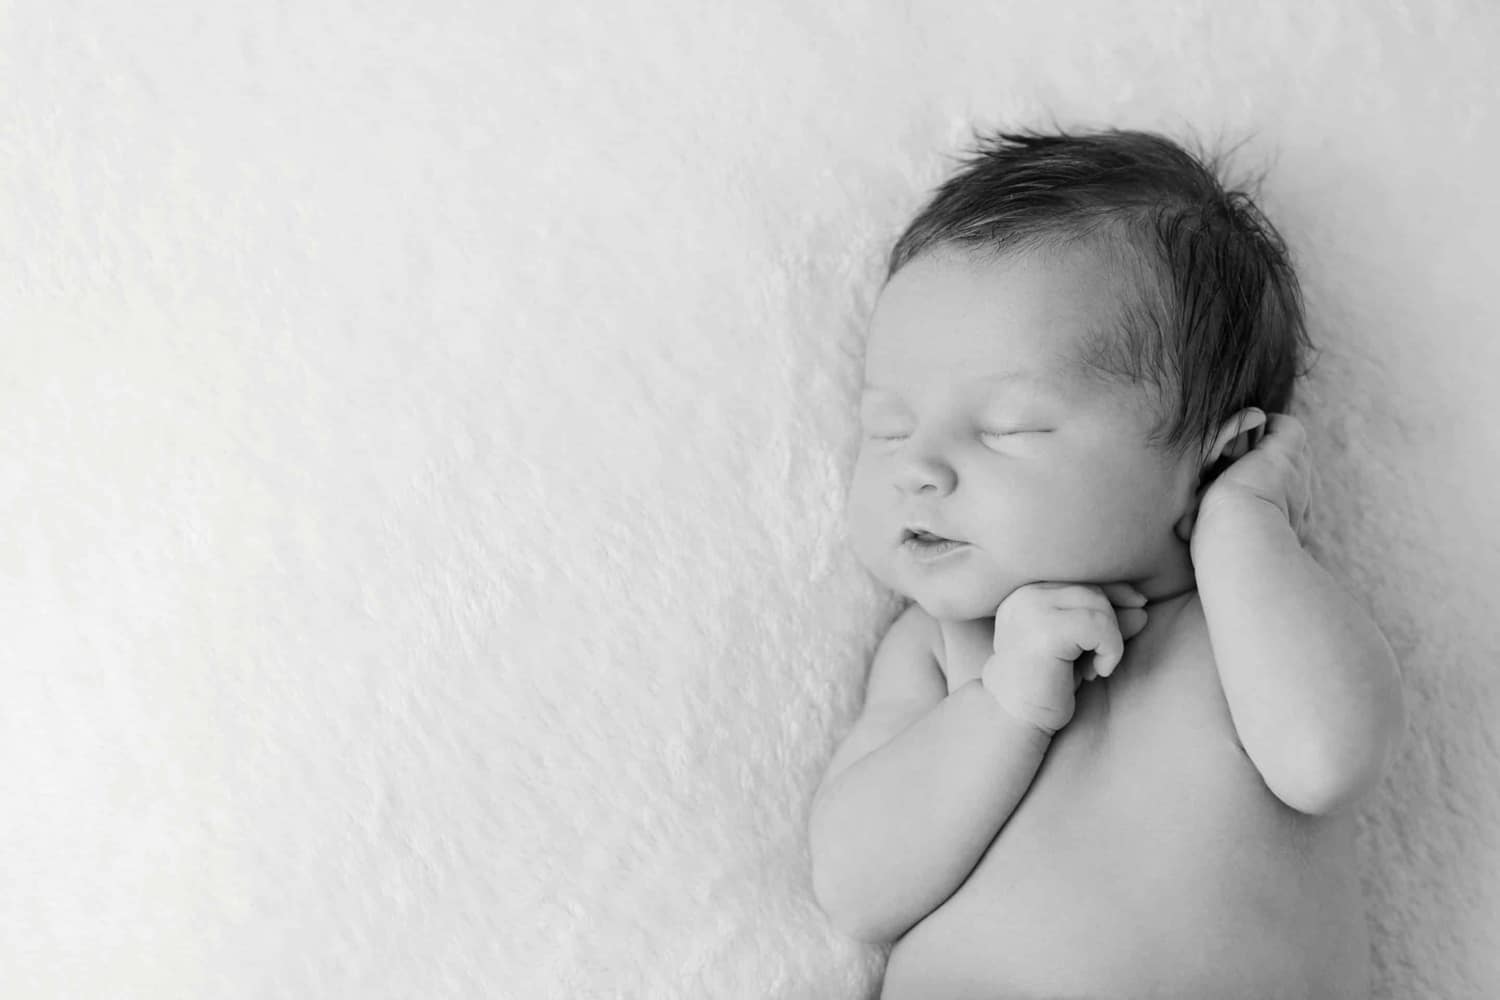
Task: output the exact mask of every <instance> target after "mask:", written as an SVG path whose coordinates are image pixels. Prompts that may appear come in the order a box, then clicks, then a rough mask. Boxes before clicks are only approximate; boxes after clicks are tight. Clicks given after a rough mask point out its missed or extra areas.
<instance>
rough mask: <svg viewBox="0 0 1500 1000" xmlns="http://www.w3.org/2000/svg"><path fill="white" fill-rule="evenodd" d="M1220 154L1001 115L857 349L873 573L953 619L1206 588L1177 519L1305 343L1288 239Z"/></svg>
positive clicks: (905, 249)
mask: <svg viewBox="0 0 1500 1000" xmlns="http://www.w3.org/2000/svg"><path fill="white" fill-rule="evenodd" d="M1215 172H1216V171H1215V168H1214V167H1212V166H1205V165H1204V164H1203V163H1202V162H1200V161H1199V160H1198V159H1196V158H1194V157H1193V156H1191V155H1189V154H1188V153H1187V152H1185V151H1184V150H1182V149H1181V148H1179V147H1178V146H1176V145H1174V144H1173V143H1172V142H1170V141H1169V140H1167V139H1164V138H1161V137H1159V136H1155V135H1150V134H1146V133H1140V132H1121V131H1108V132H1098V133H1091V134H1086V135H1068V134H1061V133H1058V134H1051V135H1040V134H1024V135H1017V134H1000V135H997V136H994V137H992V138H989V139H980V140H979V143H978V145H977V148H976V150H975V155H974V156H973V157H972V158H971V159H969V160H968V161H966V163H965V166H964V167H963V169H962V170H961V171H960V172H959V173H957V174H956V175H955V176H954V177H952V178H951V179H949V180H948V181H947V182H946V183H945V184H943V186H942V187H940V188H939V189H938V191H937V193H936V194H935V195H934V196H933V198H932V200H931V201H930V202H929V203H928V205H927V206H926V207H925V208H924V209H923V210H922V211H921V213H920V214H919V215H918V216H917V218H916V219H915V220H914V221H913V222H912V223H911V225H910V226H909V227H908V228H907V230H906V232H905V233H904V234H903V235H902V236H901V238H900V239H899V240H898V241H897V243H896V246H895V248H894V249H893V250H892V251H891V256H890V262H889V270H888V273H887V276H886V284H885V287H884V288H883V289H882V291H881V293H880V296H879V299H878V301H877V303H876V307H875V311H874V315H873V317H872V319H871V323H870V331H869V341H868V344H867V346H866V355H865V383H866V388H865V394H864V397H863V398H862V400H861V414H860V419H861V442H860V450H859V457H858V460H857V462H856V465H855V472H854V479H853V483H852V486H851V489H850V495H849V519H850V529H851V536H852V538H853V541H854V546H855V550H856V552H857V553H858V555H859V557H860V559H861V560H862V561H863V562H864V564H865V565H866V566H867V567H869V569H870V570H871V572H873V573H874V574H875V575H876V576H877V577H878V578H879V579H881V580H882V581H883V582H885V583H886V584H887V585H889V586H890V587H892V588H893V589H895V590H897V591H898V592H900V593H902V594H905V595H907V596H909V597H911V598H913V599H914V600H916V601H917V602H918V603H919V604H921V605H922V606H923V607H924V608H925V609H926V610H927V611H928V612H929V613H931V614H933V615H934V616H935V617H938V618H942V619H968V618H980V617H986V616H988V615H993V614H994V611H995V608H996V607H997V606H998V605H999V603H1000V602H1001V601H1002V600H1004V598H1005V597H1006V596H1007V595H1008V594H1009V593H1011V592H1012V591H1013V590H1015V589H1016V588H1017V587H1020V586H1023V585H1025V584H1027V583H1034V582H1069V583H1098V584H1104V583H1113V582H1119V581H1129V582H1132V583H1135V584H1137V585H1138V586H1139V587H1140V588H1141V589H1142V590H1143V591H1144V592H1145V593H1147V595H1148V596H1150V597H1152V598H1156V597H1161V596H1165V595H1167V594H1170V593H1177V592H1181V591H1184V590H1186V589H1187V588H1189V587H1191V586H1192V571H1191V563H1190V561H1189V559H1188V545H1187V538H1186V529H1185V527H1184V525H1185V524H1186V522H1187V517H1186V516H1187V515H1189V514H1191V513H1192V512H1193V511H1194V510H1195V509H1196V505H1197V503H1198V501H1199V499H1200V498H1201V495H1202V494H1201V491H1202V489H1203V488H1204V487H1206V486H1207V476H1208V474H1209V473H1210V471H1211V470H1213V469H1214V468H1215V465H1216V463H1217V462H1218V461H1219V460H1220V459H1221V457H1227V456H1225V452H1226V449H1227V448H1228V447H1229V446H1230V445H1231V443H1233V442H1235V439H1236V438H1237V437H1239V436H1240V435H1242V434H1244V435H1248V434H1250V433H1251V432H1253V431H1255V430H1256V429H1257V428H1258V427H1259V426H1260V425H1261V424H1262V423H1263V420H1264V416H1263V414H1264V413H1267V412H1278V411H1285V410H1286V409H1287V406H1288V404H1289V403H1290V400H1291V395H1292V389H1293V384H1294V382H1295V380H1296V378H1297V376H1298V375H1299V374H1301V365H1302V360H1303V357H1304V350H1305V349H1306V347H1307V344H1306V333H1305V330H1304V326H1303V321H1302V307H1301V294H1300V291H1299V289H1298V284H1297V280H1296V276H1295V274H1294V272H1293V271H1292V268H1291V265H1290V262H1289V260H1288V256H1287V252H1286V248H1285V246H1284V245H1283V243H1282V241H1281V239H1280V237H1279V236H1278V235H1277V233H1276V231H1275V229H1274V228H1273V227H1272V226H1271V225H1270V223H1269V222H1268V221H1267V220H1266V219H1265V218H1264V217H1263V216H1262V215H1261V214H1260V213H1259V212H1258V211H1257V209H1256V208H1255V206H1254V205H1253V204H1252V202H1251V201H1250V199H1249V197H1248V196H1247V195H1245V194H1244V193H1242V192H1238V191H1231V192H1226V191H1225V190H1224V188H1223V187H1222V185H1221V184H1220V182H1219V181H1218V179H1217V178H1216V176H1215ZM1251 408H1255V409H1251ZM1257 410H1258V411H1259V412H1257ZM1241 444H1243V442H1241ZM918 528H920V529H925V531H927V532H930V533H931V534H934V535H938V536H942V537H943V538H947V539H952V540H956V541H958V542H962V543H964V544H963V545H961V546H941V545H924V544H923V543H922V542H921V541H919V540H912V539H911V537H910V533H911V531H912V530H914V529H918Z"/></svg>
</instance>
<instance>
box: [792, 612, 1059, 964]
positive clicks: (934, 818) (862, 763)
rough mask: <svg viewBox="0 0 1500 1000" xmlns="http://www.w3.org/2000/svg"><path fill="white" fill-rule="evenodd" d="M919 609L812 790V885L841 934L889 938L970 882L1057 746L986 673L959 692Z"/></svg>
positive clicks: (895, 638)
mask: <svg viewBox="0 0 1500 1000" xmlns="http://www.w3.org/2000/svg"><path fill="white" fill-rule="evenodd" d="M933 633H934V626H933V623H932V620H931V619H930V618H928V617H927V616H926V615H925V613H924V612H923V611H922V610H921V609H920V608H918V607H917V606H916V605H913V606H912V607H910V608H908V609H907V610H906V612H905V613H904V614H902V615H901V617H899V618H897V619H896V621H895V623H894V624H892V625H891V628H890V630H889V631H888V632H887V633H886V635H885V638H884V639H883V640H881V643H880V647H879V649H878V650H876V653H875V659H874V662H873V663H872V664H871V666H870V679H869V685H868V689H867V691H866V694H865V707H864V710H863V712H862V713H861V715H860V718H859V721H858V722H856V723H855V725H854V728H853V729H851V730H850V732H849V735H848V736H847V737H846V738H845V740H844V742H843V744H842V745H841V746H840V747H839V749H838V752H837V753H835V754H834V757H833V760H832V761H831V762H830V763H829V766H828V773H827V774H826V775H825V776H824V778H823V782H822V785H821V786H820V787H819V789H818V792H817V794H816V796H814V798H813V807H812V822H811V828H810V831H809V834H810V841H811V851H812V875H813V891H814V893H815V894H816V895H817V898H818V903H819V905H820V906H822V908H823V911H824V912H825V913H826V914H828V917H829V919H830V920H831V921H832V922H833V924H834V925H835V926H836V927H838V928H839V929H840V930H841V931H843V932H844V933H846V934H849V935H850V936H852V937H856V938H860V939H861V940H865V941H875V942H881V943H884V942H889V941H894V940H895V939H896V938H898V937H900V936H901V935H902V934H904V933H905V932H906V931H907V930H908V929H909V928H910V927H911V926H912V925H913V924H915V923H916V922H917V921H918V920H921V919H922V918H923V917H925V916H926V915H927V914H928V913H930V912H932V911H933V910H934V909H936V908H937V906H938V904H940V903H941V902H942V901H943V900H945V899H947V898H948V897H949V896H950V895H952V893H953V891H954V890H955V889H957V888H958V887H959V886H960V885H961V884H962V883H963V881H964V879H965V878H966V877H968V874H969V872H970V871H972V870H973V868H974V865H975V863H976V862H978V860H979V856H980V855H981V854H982V853H983V852H984V849H985V848H986V847H987V846H988V845H989V843H990V841H991V840H993V839H994V836H995V833H996V832H997V831H998V830H999V829H1000V826H1001V824H1002V823H1004V822H1005V820H1006V819H1007V818H1008V817H1009V816H1010V814H1011V811H1012V810H1013V809H1014V808H1015V806H1016V803H1017V802H1019V801H1020V799H1021V796H1022V795H1023V794H1025V792H1026V789H1027V788H1028V787H1029V786H1030V785H1031V779H1032V778H1033V777H1034V776H1035V774H1036V771H1037V768H1038V767H1039V766H1040V765H1041V762H1042V757H1043V756H1044V755H1045V754H1046V752H1047V747H1048V745H1049V743H1050V742H1051V738H1050V736H1049V735H1048V734H1047V733H1045V732H1043V731H1042V730H1040V729H1038V728H1036V727H1034V726H1031V725H1027V724H1026V723H1023V722H1021V721H1019V720H1017V719H1016V718H1014V717H1013V716H1011V715H1009V714H1008V713H1007V712H1005V710H1004V709H1002V708H1001V707H1000V705H999V703H998V702H997V701H996V700H995V699H994V697H993V696H992V695H990V693H989V692H988V691H986V690H985V689H984V688H983V686H982V685H981V684H980V682H979V681H973V682H971V683H969V684H966V685H964V686H963V687H961V688H959V689H958V690H957V691H955V692H953V693H952V694H951V695H950V694H948V693H947V684H946V682H945V681H944V679H943V674H942V671H941V670H940V669H939V668H938V664H937V661H936V659H935V657H934V655H933V651H932V636H933Z"/></svg>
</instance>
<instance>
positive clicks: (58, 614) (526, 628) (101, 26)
mask: <svg viewBox="0 0 1500 1000" xmlns="http://www.w3.org/2000/svg"><path fill="white" fill-rule="evenodd" d="M1497 47H1500V22H1497V16H1496V13H1495V8H1494V7H1493V5H1490V4H1487V3H1485V2H1482V0H1473V2H1470V3H1458V2H1433V3H1426V4H1418V5H1410V6H1405V5H1376V4H1369V3H1363V2H1358V0H1324V2H1320V3H1316V4H1307V3H1301V2H1298V0H1264V2H1259V3H1254V4H1224V3H1187V2H1148V0H1092V2H1081V3H1072V4H1060V3H1055V2H1052V0H1035V2H1031V0H1025V2H1021V0H1018V2H1009V3H991V4H968V5H964V4H936V3H922V2H909V3H886V2H876V0H864V2H859V0H851V2H844V3H838V4H799V3H771V2H748V3H734V4H729V3H722V4H721V3H706V2H699V0H671V2H665V0H664V2H657V3H652V4H645V5H641V4H616V3H609V2H605V0H592V2H587V3H579V4H569V3H557V2H541V0H537V2H526V3H516V2H514V0H511V2H502V3H501V4H498V5H495V4H480V3H459V2H447V0H424V2H421V3H418V2H415V0H408V2H402V3H398V2H390V0H384V2H374V3H359V4H355V3H348V2H332V3H296V4H293V3H281V4H249V3H246V4H208V5H204V4H198V3H190V2H187V0H174V2H168V3H154V4H144V5H143V4H119V3H103V2H99V0H84V2H75V3H59V2H55V0H19V2H12V3H8V4H4V5H0V254H3V260H0V380H3V383H0V515H3V530H0V665H3V673H0V680H3V683H4V686H3V688H0V794H3V798H0V802H3V805H4V811H5V817H6V818H5V820H4V828H5V832H4V834H3V835H0V982H3V984H4V985H3V989H0V992H3V993H4V994H5V995H6V996H7V997H105V996H109V997H153V998H155V997H176V996H181V997H229V998H272V997H299V998H300V997H359V998H362V1000H363V998H387V997H388V998H396V997H415V996H422V997H465V998H468V997H474V998H480V997H486V998H488V997H501V998H509V997H515V998H526V1000H530V998H573V997H650V998H739V997H745V998H761V997H775V998H804V997H807V998H812V997H818V998H825V997H835V996H838V997H845V996H847V997H855V996H862V995H865V993H866V992H867V991H868V990H869V989H870V988H872V987H873V985H874V984H875V983H876V982H877V981H878V975H879V969H880V957H881V956H880V955H879V954H878V953H876V952H874V951H871V950H869V949H865V948H863V947H862V946H858V945H855V944H852V943H850V942H846V941H843V940H842V939H840V938H839V937H838V936H837V935H834V934H832V933H831V932H830V931H829V930H828V929H827V927H826V925H825V924H824V922H823V919H822V917H821V915H820V914H819V913H818V912H817V910H816V908H815V907H814V906H813V904H812V902H811V897H810V894H809V889H808V875H807V856H806V851H805V846H804V841H803V829H804V825H805V822H806V816H807V808H808V802H809V798H810V796H811V794H812V791H813V788H814V786H815V783H816V781H817V779H818V777H819V775H820V774H821V771H822V768H823V766H824V764H825V763H826V761H827V759H828V756H829V754H830V753H831V750H832V747H833V745H834V743H835V741H836V740H837V739H838V738H839V737H840V736H841V735H842V733H843V731H844V730H845V728H846V727H847V725H848V724H849V722H850V721H851V719H852V717H853V714H854V712H855V711H856V709H857V707H858V705H859V701H860V697H861V689H862V680H863V675H864V670H865V666H866V663H867V661H868V657H869V654H870V652H871V650H872V649H873V646H874V643H875V641H876V640H877V638H878V636H879V634H880V631H881V629H882V627H883V626H884V624H885V623H886V622H887V621H888V620H889V618H890V616H891V615H892V614H893V613H894V611H895V609H896V603H895V602H894V600H893V598H892V597H891V595H889V594H886V593H883V592H881V591H880V590H879V589H878V588H877V587H876V586H875V585H874V584H873V583H872V582H871V581H869V580H868V579H867V578H866V577H865V576H864V575H863V573H862V571H861V570H860V568H859V567H858V565H857V564H856V563H855V562H854V561H853V559H852V558H851V556H850V555H849V554H848V552H847V550H846V548H845V547H844V543H843V537H842V533H841V532H842V529H841V523H840V507H841V503H842V496H843V484H844V480H845V477H846V475H847V473H848V469H849V466H850V462H851V459H852V444H853V438H852V432H853V428H854V423H853V398H854V392H855V387H856V384H857V380H858V377H859V352H860V343H861V334H862V327H863V323H864V321H865V319H866V318H867V316H868V312H869V309H870V306H871V304H872V301H873V297H874V294H875V291H876V288H877V282H878V278H879V276H880V273H881V259H882V255H883V254H884V252H885V251H886V249H887V248H888V246H889V244H890V241H891V240H892V239H893V238H894V236H895V235H896V233H897V231H898V230H899V228H900V226H901V225H902V224H903V223H904V221H905V220H906V219H907V218H908V217H909V215H910V213H911V212H912V211H913V210H914V209H915V208H916V207H917V206H918V204H919V203H920V201H921V200H922V198H923V196H924V195H925V193H926V191H927V190H928V189H929V188H930V187H931V185H933V184H934V183H935V182H936V181H937V180H938V179H939V178H941V177H942V176H943V175H944V174H945V173H946V172H947V171H948V169H949V168H950V167H951V165H952V160H951V159H949V158H948V157H951V156H952V155H953V154H956V153H958V152H959V151H960V149H961V146H962V144H963V142H964V141H965V140H966V139H967V137H968V128H969V126H970V125H971V124H972V125H983V126H989V125H999V124H1007V125H1030V124H1045V123H1046V122H1047V120H1048V119H1049V118H1050V117H1053V116H1055V117H1056V118H1057V120H1058V121H1059V122H1060V123H1062V124H1067V125H1072V126H1088V125H1102V124H1118V125H1122V126H1138V127H1147V128H1156V129H1161V130H1164V131H1168V132H1170V133H1172V134H1174V135H1178V136H1185V135H1187V129H1188V126H1192V127H1194V128H1195V129H1196V131H1197V133H1198V134H1199V135H1201V136H1203V137H1204V138H1205V139H1206V140H1208V141H1210V142H1214V141H1216V140H1217V137H1218V136H1220V135H1221V134H1222V135H1223V136H1224V137H1225V138H1226V140H1229V141H1233V140H1235V139H1238V138H1242V137H1247V136H1248V137H1249V141H1248V142H1247V143H1246V145H1245V146H1244V147H1243V149H1241V150H1240V154H1239V155H1238V156H1237V158H1236V162H1237V163H1240V164H1242V165H1243V166H1244V167H1245V172H1251V171H1253V170H1254V169H1256V168H1259V167H1262V166H1264V167H1269V168H1270V177H1269V180H1268V182H1267V185H1266V189H1265V198H1264V202H1265V207H1266V208H1267V210H1268V211H1269V212H1270V213H1271V214H1272V216H1273V217H1274V218H1275V219H1276V220H1277V221H1278V222H1279V223H1280V224H1281V227H1282V229H1283V231H1284V232H1285V234H1286V235H1287V237H1288V239H1289V240H1290V242H1291V244H1292V245H1293V248H1294V250H1295V251H1296V253H1297V255H1298V259H1299V261H1300V262H1301V265H1302V273H1303V275H1304V278H1305V282H1306V287H1307V297H1308V305H1309V313H1310V318H1311V324H1312V332H1313V336H1314V338H1315V339H1316V341H1317V342H1318V343H1319V345H1320V346H1321V347H1322V348H1323V357H1322V361H1321V363H1320V365H1319V367H1318V368H1317V370H1316V371H1315V373H1314V376H1313V379H1312V381H1311V383H1310V385H1309V388H1308V391H1307V393H1306V395H1305V398H1304V400H1303V402H1302V403H1301V404H1300V405H1299V407H1298V409H1297V411H1296V412H1298V414H1299V415H1300V416H1302V417H1303V419H1304V421H1305V422H1306V424H1307V426H1308V428H1309V431H1310V434H1311V437H1312V441H1313V447H1314V450H1315V452H1316V454H1317V456H1318V457H1319V459H1320V460H1321V463H1322V470H1321V477H1322V482H1321V490H1322V491H1321V494H1320V499H1319V507H1318V510H1317V513H1316V520H1315V522H1314V534H1315V536H1316V541H1315V545H1316V550H1317V551H1318V553H1319V555H1320V557H1321V558H1322V560H1323V562H1324V564H1325V565H1326V566H1327V567H1328V568H1329V569H1330V571H1331V572H1333V573H1334V574H1336V575H1337V576H1338V577H1339V578H1341V579H1343V580H1345V581H1346V582H1347V583H1348V584H1349V586H1351V588H1353V589H1355V590H1356V591H1357V592H1358V593H1360V594H1361V595H1363V596H1364V598H1365V599H1366V600H1367V601H1368V603H1369V606H1370V607H1371V608H1372V609H1373V610H1374V611H1375V613H1376V615H1377V617H1378V618H1379V620H1380V621H1381V622H1382V623H1383V624H1384V625H1385V627H1386V630H1387V632H1388V634H1389V636H1390V638H1391V640H1392V643H1393V644H1394V646H1395V648H1396V649H1397V652H1398V653H1399V655H1400V657H1401V660H1402V662H1403V664H1404V666H1405V669H1406V672H1407V679H1408V683H1409V691H1410V702H1409V708H1410V717H1411V728H1410V734H1409V737H1408V739H1407V742H1406V744H1405V745H1404V746H1403V748H1402V751H1401V755H1400V757H1399V758H1398V759H1397V760H1396V762H1395V764H1394V766H1393V768H1392V770H1391V772H1390V775H1389V778H1388V780H1387V781H1386V783H1385V785H1384V786H1383V787H1382V789H1381V790H1380V791H1379V793H1378V794H1377V795H1376V796H1375V797H1373V798H1372V799H1371V800H1370V801H1369V802H1368V803H1367V804H1366V807H1365V809H1364V812H1363V818H1362V825H1361V831H1362V833H1361V849H1362V851H1363V860H1362V864H1363V871H1364V875H1365V884H1366V888H1367V890H1368V895H1369V899H1370V906H1371V911H1370V912H1371V916H1370V919H1371V924H1372V927H1373V929H1374V937H1375V946H1376V947H1375V951H1376V954H1375V956H1374V962H1375V970H1374V972H1375V979H1376V982H1377V985H1378V991H1377V995H1378V996H1379V997H1382V998H1397V997H1399V998H1406V997H1439V996H1441V997H1455V998H1459V997H1486V996H1496V995H1500V949H1496V948H1495V947H1494V942H1495V940H1496V936H1497V930H1500V920H1497V914H1496V906H1497V901H1500V878H1497V877H1496V875H1497V874H1500V832H1497V831H1500V783H1497V782H1496V780H1495V776H1496V763H1497V758H1500V748H1497V744H1496V742H1495V737H1494V735H1493V734H1494V732H1495V730H1494V725H1493V717H1494V714H1495V710H1496V709H1497V708H1500V697H1497V696H1500V672H1497V670H1496V655H1495V654H1496V652H1497V650H1500V623H1497V617H1496V615H1495V614H1494V606H1495V601H1494V598H1493V596H1492V594H1493V586H1494V580H1495V571H1496V570H1497V569H1500V556H1497V549H1500V519H1497V518H1496V517H1495V516H1494V512H1495V509H1496V499H1497V497H1496V493H1497V489H1496V481H1497V480H1496V476H1495V474H1494V471H1493V464H1494V461H1495V459H1496V457H1497V455H1500V403H1497V402H1496V397H1495V393H1494V386H1495V384H1496V380H1495V377H1494V373H1495V371H1496V369H1497V365H1500V337H1497V336H1496V328H1497V321H1500V306H1497V304H1496V299H1495V297H1494V296H1493V295H1492V291H1493V286H1494V283H1495V275H1496V274H1497V273H1500V252H1497V250H1496V241H1495V239H1494V237H1493V233H1494V231H1495V230H1496V229H1497V227H1500V203H1497V196H1496V186H1495V181H1494V164H1495V162H1496V159H1497V156H1496V154H1497V153H1500V140H1497V138H1496V136H1497V135H1500V122H1497V120H1496V115H1497V111H1496V108H1497V104H1496V76H1495V73H1494V71H1493V69H1492V65H1493V64H1492V59H1491V56H1492V53H1493V52H1494V51H1495V49H1496V48H1497ZM1315 668H1316V665H1309V669H1315ZM1107 933H1108V928H1086V929H1080V934H1079V947H1080V948H1087V947H1088V941H1089V937H1090V935H1091V934H1107ZM997 947H1003V942H998V943H997Z"/></svg>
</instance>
